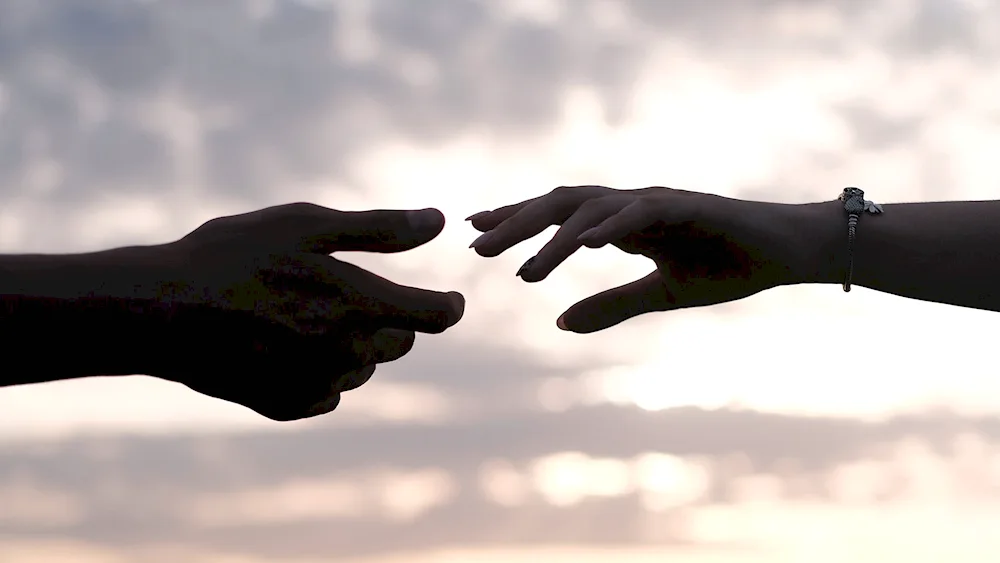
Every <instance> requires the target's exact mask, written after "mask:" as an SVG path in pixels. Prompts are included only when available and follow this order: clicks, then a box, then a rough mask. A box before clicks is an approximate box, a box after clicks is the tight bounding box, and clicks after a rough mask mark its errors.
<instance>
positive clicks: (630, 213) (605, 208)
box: [468, 186, 791, 333]
mask: <svg viewBox="0 0 1000 563" xmlns="http://www.w3.org/2000/svg"><path fill="white" fill-rule="evenodd" d="M787 207H788V206H783V205H780V204H771V203H761V202H751V201H742V200H737V199H729V198H725V197H720V196H715V195H709V194H703V193H697V192H687V191H682V190H674V189H670V188H659V187H654V188H644V189H640V190H615V189H612V188H606V187H602V186H580V187H562V188H556V189H555V190H553V191H552V192H550V193H549V194H547V195H544V196H541V197H537V198H534V199H530V200H527V201H523V202H521V203H517V204H514V205H508V206H505V207H501V208H499V209H495V210H493V211H484V212H481V213H477V214H475V215H472V216H471V217H469V218H468V220H470V221H471V222H472V225H473V227H475V228H476V229H477V230H479V231H483V232H484V233H485V234H483V235H482V236H480V237H479V238H478V239H477V240H476V241H475V242H473V243H472V247H473V248H475V249H476V252H478V253H479V254H480V255H481V256H486V257H493V256H497V255H499V254H501V253H503V252H504V251H506V250H507V249H509V248H511V247H512V246H514V245H516V244H518V243H519V242H521V241H524V240H527V239H529V238H531V237H534V236H535V235H538V234H539V233H541V232H542V231H544V230H545V229H546V228H548V227H549V226H551V225H561V228H560V229H559V231H558V232H556V234H555V236H553V237H552V240H551V241H549V243H548V244H546V245H545V246H544V247H543V248H542V249H541V250H540V251H539V252H538V254H537V255H536V256H534V257H533V258H531V259H529V260H528V261H527V262H526V263H525V264H524V265H523V266H522V267H521V269H520V270H519V271H518V275H519V276H521V278H522V279H524V280H525V281H528V282H537V281H541V280H543V279H545V277H546V276H548V275H549V273H551V272H552V271H553V270H554V269H555V268H556V267H557V266H558V265H559V264H561V263H562V262H563V261H564V260H566V259H567V258H569V256H570V255H572V254H573V253H574V252H576V251H577V250H578V249H579V248H580V247H581V246H587V247H589V248H600V247H602V246H604V245H606V244H612V245H614V246H616V247H618V248H620V249H621V250H624V251H625V252H628V253H630V254H641V255H643V256H645V257H647V258H649V259H651V260H653V262H655V263H656V270H654V271H653V272H652V273H651V274H649V275H648V276H646V277H644V278H642V279H639V280H637V281H634V282H632V283H629V284H626V285H623V286H621V287H617V288H614V289H610V290H608V291H605V292H603V293H599V294H597V295H594V296H592V297H590V298H588V299H585V300H583V301H581V302H579V303H577V304H576V305H573V306H572V307H570V308H569V309H568V310H567V311H566V312H565V313H563V314H562V315H561V316H560V317H559V319H558V321H557V324H558V325H559V328H562V329H563V330H569V331H572V332H579V333H589V332H595V331H598V330H603V329H605V328H609V327H612V326H614V325H616V324H618V323H621V322H622V321H625V320H627V319H629V318H632V317H635V316H637V315H641V314H644V313H649V312H653V311H668V310H672V309H681V308H685V307H698V306H704V305H712V304H716V303H723V302H726V301H734V300H736V299H741V298H743V297H747V296H750V295H753V294H754V293H757V292H760V291H763V290H765V289H768V288H771V287H775V286H777V285H781V284H783V283H790V281H791V277H790V273H789V271H788V267H787V264H788V263H789V262H788V260H787V256H785V252H786V251H785V250H784V247H786V246H787V244H784V243H787V241H788V237H789V236H791V234H790V229H789V228H788V226H787V222H784V221H782V220H781V218H782V213H783V210H784V209H785V208H787Z"/></svg>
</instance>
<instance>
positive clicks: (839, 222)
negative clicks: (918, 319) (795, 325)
mask: <svg viewBox="0 0 1000 563" xmlns="http://www.w3.org/2000/svg"><path fill="white" fill-rule="evenodd" d="M796 207H799V208H800V213H798V216H799V217H800V222H799V226H798V228H797V231H798V232H800V233H802V234H803V237H802V243H801V245H800V246H799V248H800V249H801V250H800V253H801V258H800V259H801V260H802V263H803V264H804V265H805V266H804V268H803V269H802V273H803V275H802V279H801V280H800V281H801V282H804V283H837V284H840V283H843V281H844V275H845V274H846V272H847V264H848V252H847V250H848V249H847V214H846V213H845V212H844V209H843V204H842V202H840V201H833V202H825V203H817V204H809V205H803V206H796ZM883 207H884V209H885V212H884V213H882V214H879V215H870V214H867V213H866V214H865V215H864V216H862V217H861V219H860V221H859V223H858V228H857V238H856V240H855V244H854V275H853V284H854V285H858V286H862V287H867V288H870V289H875V290H878V291H883V292H886V293H892V294H895V295H900V296H903V297H910V298H913V299H920V300H923V301H934V302H938V303H947V304H951V305H959V306H962V307H973V308H977V309H988V310H993V311H1000V201H953V202H933V203H902V204H886V205H883ZM810 248H811V250H810ZM810 254H811V256H812V257H813V258H808V257H807V256H809V255H810Z"/></svg>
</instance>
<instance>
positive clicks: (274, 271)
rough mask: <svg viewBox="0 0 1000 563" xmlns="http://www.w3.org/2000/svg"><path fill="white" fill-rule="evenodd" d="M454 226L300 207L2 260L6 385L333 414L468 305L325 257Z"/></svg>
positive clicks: (393, 246)
mask: <svg viewBox="0 0 1000 563" xmlns="http://www.w3.org/2000/svg"><path fill="white" fill-rule="evenodd" d="M443 228H444V217H443V216H442V215H441V212H440V211H437V210H434V209H427V210H421V211H391V210H378V211H363V212H345V211H337V210H334V209H327V208H325V207H320V206H318V205H312V204H307V203H298V204H290V205H281V206H276V207H269V208H267V209H262V210H259V211H254V212H251V213H244V214H242V215H234V216H231V217H220V218H217V219H213V220H211V221H209V222H207V223H205V224H204V225H202V226H201V227H199V228H198V229H196V230H194V231H193V232H192V233H190V234H189V235H187V236H185V237H184V238H182V239H180V240H178V241H175V242H172V243H168V244H162V245H154V246H141V247H128V248H117V249H113V250H108V251H103V252H93V253H86V254H64V255H56V254H52V255H7V256H0V342H2V345H3V349H4V351H5V352H7V354H6V356H7V363H6V364H5V365H4V367H3V369H2V371H0V386H3V385H14V384H19V383H35V382H42V381H53V380H60V379H69V378H78V377H87V376H98V375H101V376H118V375H131V374H141V375H149V376H153V377H159V378H162V379H166V380H170V381H175V382H179V383H182V384H184V385H187V386H188V387H190V388H192V389H194V390H196V391H199V392H201V393H204V394H206V395H209V396H212V397H217V398H220V399H224V400H227V401H231V402H234V403H238V404H241V405H244V406H246V407H248V408H251V409H253V410H255V411H257V412H258V413H260V414H262V415H264V416H266V417H268V418H271V419H274V420H294V419H300V418H306V417H310V416H315V415H318V414H323V413H326V412H329V411H331V410H333V409H334V408H336V407H337V405H338V403H339V401H340V393H342V392H344V391H349V390H351V389H354V388H356V387H358V386H360V385H362V384H363V383H365V382H366V381H367V380H368V379H369V378H370V377H371V376H372V373H373V372H374V371H375V367H376V365H378V364H380V363H386V362H391V361H394V360H396V359H398V358H400V357H402V356H404V355H405V354H406V353H407V352H409V351H410V349H411V348H412V347H413V345H414V338H415V333H416V332H424V333H440V332H443V331H444V330H446V329H448V328H449V327H451V326H452V325H454V324H455V323H457V322H458V321H459V319H460V318H461V317H462V313H463V311H464V307H465V300H464V298H463V297H462V295H461V294H459V293H456V292H448V293H443V292H438V291H431V290H426V289H419V288H415V287H406V286H402V285H397V284H395V283H393V282H391V281H389V280H387V279H384V278H382V277H379V276H377V275H375V274H373V273H371V272H369V271H367V270H364V269H362V268H359V267H357V266H354V265H353V264H349V263H347V262H343V261H341V260H338V259H337V258H334V257H331V256H329V254H331V253H338V252H345V251H364V252H380V253H391V252H402V251H406V250H409V249H412V248H416V247H418V246H420V245H423V244H425V243H427V242H429V241H430V240H432V239H434V238H435V237H436V236H437V235H438V233H440V232H441V230H442V229H443Z"/></svg>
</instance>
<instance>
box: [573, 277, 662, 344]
mask: <svg viewBox="0 0 1000 563" xmlns="http://www.w3.org/2000/svg"><path fill="white" fill-rule="evenodd" d="M672 301H673V300H672V298H671V296H670V294H669V292H668V291H667V288H666V286H665V285H664V284H663V278H662V277H661V276H660V272H659V271H654V272H653V273H651V274H649V275H648V276H646V277H644V278H642V279H639V280H636V281H634V282H631V283H627V284H625V285H622V286H619V287H616V288H613V289H609V290H607V291H603V292H601V293H598V294H597V295H594V296H591V297H588V298H586V299H584V300H583V301H580V302H579V303H577V304H576V305H573V306H572V307H570V308H569V309H567V310H566V312H565V313H563V314H562V315H560V317H559V320H557V321H556V325H557V326H559V328H561V329H562V330H568V331H570V332H576V333H580V334H587V333H591V332H597V331H599V330H604V329H606V328H611V327H613V326H615V325H617V324H619V323H621V322H623V321H626V320H628V319H631V318H632V317H636V316H639V315H642V314H645V313H652V312H654V311H664V310H667V309H670V308H671V306H672V305H671V303H672Z"/></svg>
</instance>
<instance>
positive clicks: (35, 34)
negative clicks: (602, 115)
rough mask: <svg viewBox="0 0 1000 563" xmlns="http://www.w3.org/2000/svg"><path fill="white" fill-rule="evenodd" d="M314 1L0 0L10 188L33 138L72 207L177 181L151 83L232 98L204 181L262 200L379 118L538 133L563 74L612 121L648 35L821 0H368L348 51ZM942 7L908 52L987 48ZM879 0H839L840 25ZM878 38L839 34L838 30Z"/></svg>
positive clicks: (909, 32)
mask: <svg viewBox="0 0 1000 563" xmlns="http://www.w3.org/2000/svg"><path fill="white" fill-rule="evenodd" d="M314 4H315V6H309V5H305V4H302V3H295V2H290V1H282V2H276V3H274V10H273V12H272V13H271V14H270V15H269V16H268V17H266V18H257V17H255V16H254V15H253V11H252V10H251V9H250V4H249V3H246V2H238V1H235V0H226V1H219V2H211V3H205V2H195V1H181V2H133V1H128V0H95V1H94V2H88V3H86V4H78V3H33V2H27V1H26V0H0V11H2V13H3V14H4V18H3V19H4V22H3V23H2V24H0V81H2V83H3V84H4V89H5V92H6V97H7V100H8V111H7V112H6V114H5V115H4V116H3V117H2V118H0V119H2V123H3V134H2V135H0V155H2V156H0V180H2V181H3V185H4V186H5V187H4V188H3V190H4V191H5V192H7V194H8V196H9V195H10V194H12V193H17V192H18V191H20V190H21V189H22V188H19V187H18V186H20V185H21V181H22V179H23V177H24V175H25V172H26V167H27V166H28V165H29V163H30V161H31V158H29V157H30V156H31V155H30V154H29V153H30V152H32V151H34V152H40V153H44V154H46V155H48V156H49V157H51V158H53V159H54V160H55V161H56V162H58V163H60V164H61V165H62V166H63V169H64V172H65V174H64V177H63V180H62V181H61V183H60V184H59V185H58V186H57V187H56V189H54V190H52V191H50V192H48V193H46V194H42V195H38V196H37V197H39V198H41V199H43V200H44V201H46V203H47V204H49V205H59V206H65V207H64V208H65V209H71V207H69V206H70V205H71V204H74V203H78V202H80V201H82V200H86V199H87V198H90V197H92V195H91V194H93V193H95V192H96V191H112V192H115V191H117V192H123V191H135V190H144V191H146V192H148V193H162V192H163V190H170V189H173V188H175V187H177V186H176V183H177V182H181V181H185V180H184V179H179V178H176V177H175V174H174V173H173V172H174V171H175V170H176V168H177V166H178V162H177V161H176V160H175V159H174V156H173V155H172V154H171V152H170V146H169V143H168V142H167V141H166V140H165V139H164V138H163V137H162V136H160V134H158V133H155V132H152V131H149V130H148V129H147V128H145V127H144V126H142V125H141V123H140V120H139V119H138V118H137V116H136V113H137V112H140V110H141V108H142V102H144V101H148V100H149V99H151V97H153V96H157V95H162V94H170V95H175V96H178V97H179V98H181V99H183V100H186V101H187V102H188V103H190V104H192V107H193V109H194V111H195V112H196V114H197V115H198V116H200V117H201V118H202V119H205V118H206V116H207V115H208V114H209V113H211V112H213V111H216V110H218V109H219V108H225V109H226V110H227V111H229V112H231V113H232V119H231V120H230V121H229V122H228V123H226V124H222V125H219V126H218V127H216V128H212V129H209V130H207V131H205V135H206V139H205V145H204V149H203V154H202V155H201V156H202V159H203V162H204V163H205V166H206V169H207V170H206V171H205V172H206V174H207V177H208V178H207V183H208V186H209V189H210V190H211V191H213V192H215V193H230V194H237V195H239V196H242V197H245V198H246V199H248V200H256V199H259V198H260V194H262V193H264V192H265V191H267V190H273V189H277V187H278V186H279V185H280V183H281V182H282V181H283V180H288V179H290V178H300V179H301V178H317V177H324V178H328V177H336V176H339V175H343V174H346V173H347V171H348V168H349V166H348V165H349V162H350V159H351V158H352V156H355V155H356V154H357V151H358V150H360V149H363V148H365V147H367V146H370V145H371V143H374V142H377V140H378V139H380V138H382V137H383V136H384V135H386V134H390V133H392V134H403V135H406V136H408V137H410V138H413V139H417V140H421V141H424V142H428V143H434V142H436V141H438V140H441V139H443V138H446V137H448V136H450V135H454V134H456V133H458V132H460V131H462V130H466V129H468V128H471V127H477V128H486V129H488V130H489V131H491V132H492V133H493V134H497V135H501V136H507V137H509V138H516V137H517V136H519V135H525V134H531V133H533V132H536V131H538V130H541V129H544V128H545V127H547V126H548V125H551V124H552V123H553V122H554V119H555V118H556V116H557V114H558V109H559V101H560V96H561V95H562V93H564V92H565V91H566V88H567V87H569V86H576V85H580V84H588V85H590V86H592V87H594V88H596V89H597V90H598V91H599V92H600V94H601V95H602V97H603V101H604V103H605V105H606V107H607V109H608V110H609V118H610V119H611V120H612V121H615V120H618V119H621V118H622V117H623V116H624V114H625V112H627V106H628V100H629V99H630V97H631V90H632V88H633V84H634V79H635V78H636V76H637V72H638V69H639V65H640V64H641V63H642V62H643V60H644V58H645V56H646V54H647V51H648V49H649V47H650V46H651V45H652V42H654V41H656V40H658V39H664V38H670V39H673V40H676V39H683V40H685V41H687V42H689V43H690V44H691V45H692V46H694V47H696V48H697V49H699V50H700V51H702V52H704V53H706V55H709V56H716V55H720V54H726V55H727V56H728V55H734V56H735V55H739V54H740V53H744V52H746V50H747V49H772V50H773V49H778V50H779V51H775V53H778V54H780V50H781V49H786V50H787V49H801V50H806V51H816V52H818V53H822V52H823V46H822V45H820V44H819V43H817V44H816V45H811V44H807V45H796V44H795V43H794V41H801V40H800V39H791V38H784V37H782V36H780V34H776V33H762V32H761V31H760V30H761V29H765V28H763V27H761V26H763V23H764V22H765V18H766V17H767V16H768V14H770V13H772V11H773V10H775V9H778V8H782V7H785V6H794V5H810V4H818V2H801V1H799V2H796V1H792V0H788V1H785V2H736V1H729V2H724V3H723V4H722V5H720V4H719V3H711V4H707V3H704V2H687V1H673V2H670V1H659V0H633V1H631V2H625V3H624V4H623V5H624V6H625V8H626V11H627V12H628V13H629V14H630V16H631V17H632V24H631V25H633V27H634V31H635V32H634V33H631V32H630V33H629V34H627V35H621V34H616V33H613V32H609V31H604V30H603V28H601V27H599V26H597V25H596V23H595V22H594V21H593V19H592V18H591V16H590V15H589V14H590V13H591V12H590V10H591V8H592V7H593V6H594V5H595V4H596V2H591V1H587V2H573V3H570V4H568V9H567V11H566V13H565V14H564V15H563V19H562V20H561V21H559V22H558V23H557V24H556V25H545V24H540V23H533V22H530V21H527V20H501V19H498V18H496V17H495V14H493V13H492V12H491V9H492V8H490V7H489V4H488V3H483V2H476V1H472V0H427V1H425V2H420V3H410V2H395V1H392V0H374V1H372V2H370V3H369V5H370V17H369V25H370V26H371V32H372V34H373V35H374V37H375V41H376V43H377V45H378V53H380V54H379V55H376V56H375V57H374V58H372V59H370V60H356V59H353V58H351V57H350V56H348V54H347V53H346V52H345V51H343V50H338V49H335V48H334V46H335V45H336V44H337V41H338V40H339V39H342V35H343V30H342V28H341V27H338V23H340V22H346V21H347V20H346V19H345V17H346V12H345V10H344V8H345V7H346V6H347V4H346V3H338V2H331V3H327V4H326V5H321V4H318V3H314ZM937 4H940V3H932V2H924V3H921V5H920V6H921V11H920V15H919V17H918V18H917V19H916V20H915V21H914V22H912V23H911V25H909V26H903V27H902V28H901V29H902V31H900V33H901V35H900V39H899V40H898V41H897V43H898V44H899V45H900V49H902V48H903V47H905V48H906V49H907V50H908V51H907V52H908V53H909V54H910V56H920V55H921V54H925V53H928V52H931V51H930V50H931V49H938V48H943V47H945V46H948V47H951V48H954V49H960V50H961V51H962V52H964V53H968V54H970V56H971V55H973V54H975V53H976V52H981V51H982V50H983V49H984V47H983V46H982V45H980V44H979V43H974V41H975V39H974V38H975V34H973V33H968V31H969V29H970V27H969V26H971V25H972V24H973V23H975V21H976V19H977V17H980V18H981V17H983V16H981V15H980V16H977V15H976V14H974V13H972V12H970V11H963V9H961V8H955V9H952V10H950V11H947V12H941V10H938V11H936V12H935V11H934V10H935V8H934V6H936V5H937ZM873 8H875V6H873V5H872V4H870V3H868V2H849V3H840V4H838V9H840V10H841V12H842V13H843V14H845V17H847V18H848V20H849V21H851V22H860V21H862V20H863V19H864V18H865V17H867V16H866V14H867V11H869V10H872V9H873ZM990 13H993V12H990ZM755 30H758V31H755ZM878 40H879V38H870V37H864V36H859V37H856V38H850V37H845V38H844V39H843V43H842V45H846V44H848V43H850V42H852V41H862V42H864V41H878ZM790 41H791V43H790ZM885 47H886V48H890V47H891V45H889V46H885ZM401 55H407V56H419V57H422V58H423V59H424V60H425V61H426V62H427V64H428V65H430V67H432V68H433V69H434V73H433V74H434V76H436V78H434V79H432V80H431V81H430V82H429V83H428V84H426V85H423V86H421V85H414V84H412V83H411V82H409V81H408V79H407V73H406V69H405V68H403V66H402V64H401V63H400V59H399V57H400V56H401ZM720 56H721V55H720ZM768 60H771V59H769V58H768V57H764V58H763V59H761V61H764V62H766V61H768ZM767 64H771V63H767ZM88 85H89V86H88ZM85 87H91V89H94V88H96V90H97V91H99V92H101V93H102V95H103V96H104V97H105V98H106V99H105V102H106V105H107V107H108V108H109V115H108V120H107V121H106V122H104V123H102V124H99V125H96V126H88V125H86V124H84V123H83V117H84V116H83V113H84V110H83V109H82V108H81V99H82V98H81V96H83V94H82V92H83V89H84V88H85ZM859 131H860V129H859ZM861 133H863V134H864V136H865V137H870V138H871V139H877V138H879V137H884V136H885V134H886V133H885V131H882V130H879V131H875V132H874V133H872V134H870V135H869V134H868V133H866V132H865V131H861ZM29 145H40V146H36V147H35V148H34V149H32V148H30V147H29Z"/></svg>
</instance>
